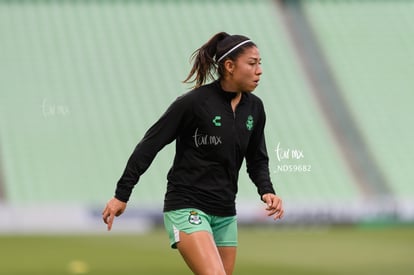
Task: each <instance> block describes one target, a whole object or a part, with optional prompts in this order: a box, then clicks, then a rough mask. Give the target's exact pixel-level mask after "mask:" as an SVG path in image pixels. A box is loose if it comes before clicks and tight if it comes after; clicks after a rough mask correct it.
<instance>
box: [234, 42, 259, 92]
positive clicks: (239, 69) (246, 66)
mask: <svg viewBox="0 0 414 275" xmlns="http://www.w3.org/2000/svg"><path fill="white" fill-rule="evenodd" d="M261 74H262V67H261V58H260V53H259V49H258V48H257V47H249V48H247V49H245V50H244V52H243V54H241V55H240V56H239V57H238V58H237V59H236V61H235V62H234V70H233V73H232V76H231V79H232V81H233V83H234V85H235V86H236V87H237V90H238V91H243V92H252V91H253V90H254V89H256V87H257V86H258V85H259V80H260V76H261Z"/></svg>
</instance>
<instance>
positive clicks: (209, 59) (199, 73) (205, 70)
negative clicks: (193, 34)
mask: <svg viewBox="0 0 414 275" xmlns="http://www.w3.org/2000/svg"><path fill="white" fill-rule="evenodd" d="M228 36H230V35H229V34H228V33H226V32H219V33H217V34H215V35H214V36H213V37H212V38H210V40H209V41H207V43H205V44H204V45H203V46H201V48H199V49H197V50H196V51H195V52H194V53H193V54H192V56H191V60H192V61H193V67H192V68H191V71H190V73H189V74H188V76H187V78H186V79H185V80H184V81H183V82H184V83H193V82H195V85H194V87H195V88H197V87H200V86H201V85H203V84H204V83H205V82H206V81H207V80H209V79H214V75H215V73H216V72H217V64H216V60H215V56H216V52H217V44H218V42H219V41H222V40H223V39H224V38H226V37H228ZM194 75H195V77H194V79H193V80H190V79H191V78H192V77H193V76H194Z"/></svg>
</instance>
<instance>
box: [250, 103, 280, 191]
mask: <svg viewBox="0 0 414 275" xmlns="http://www.w3.org/2000/svg"><path fill="white" fill-rule="evenodd" d="M260 103H261V102H260ZM260 107H261V108H260V111H259V114H260V115H259V119H258V121H257V122H256V125H255V127H254V129H253V131H254V132H253V133H252V136H251V138H250V141H249V145H248V147H247V154H246V167H247V173H248V174H249V177H250V179H251V180H252V181H253V183H254V184H255V185H256V187H257V192H258V193H259V195H260V199H261V198H262V196H263V195H264V194H267V193H272V194H275V190H274V189H273V185H272V182H271V180H270V174H269V157H268V154H267V149H266V141H265V135H264V128H265V124H266V114H265V112H264V108H263V105H262V104H260Z"/></svg>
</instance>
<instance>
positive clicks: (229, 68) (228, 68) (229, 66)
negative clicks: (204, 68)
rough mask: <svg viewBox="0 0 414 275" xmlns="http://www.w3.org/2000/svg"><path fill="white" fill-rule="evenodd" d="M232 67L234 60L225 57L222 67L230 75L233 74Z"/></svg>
mask: <svg viewBox="0 0 414 275" xmlns="http://www.w3.org/2000/svg"><path fill="white" fill-rule="evenodd" d="M234 67H235V64H234V61H233V60H230V59H226V60H225V61H224V69H225V70H226V72H227V73H228V74H230V75H232V74H233V71H234Z"/></svg>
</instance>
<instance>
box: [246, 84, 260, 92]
mask: <svg viewBox="0 0 414 275" xmlns="http://www.w3.org/2000/svg"><path fill="white" fill-rule="evenodd" d="M256 87H257V85H249V86H246V88H245V89H244V90H245V91H246V92H248V93H251V92H253V91H254V90H255V89H256Z"/></svg>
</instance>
